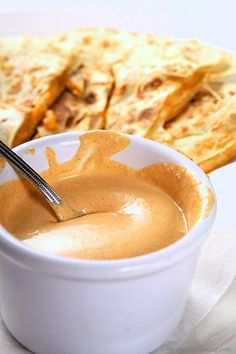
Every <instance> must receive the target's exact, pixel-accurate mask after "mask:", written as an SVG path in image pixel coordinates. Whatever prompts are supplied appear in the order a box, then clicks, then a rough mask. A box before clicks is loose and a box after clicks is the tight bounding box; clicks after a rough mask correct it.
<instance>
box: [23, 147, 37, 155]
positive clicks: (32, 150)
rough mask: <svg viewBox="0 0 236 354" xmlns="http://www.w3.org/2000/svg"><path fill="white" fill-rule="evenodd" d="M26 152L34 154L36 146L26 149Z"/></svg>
mask: <svg viewBox="0 0 236 354" xmlns="http://www.w3.org/2000/svg"><path fill="white" fill-rule="evenodd" d="M25 153H26V154H30V155H32V156H34V154H35V149H34V148H29V149H25Z"/></svg>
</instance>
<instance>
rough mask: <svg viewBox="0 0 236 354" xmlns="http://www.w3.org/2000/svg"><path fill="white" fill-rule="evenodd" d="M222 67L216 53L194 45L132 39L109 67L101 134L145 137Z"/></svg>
mask: <svg viewBox="0 0 236 354" xmlns="http://www.w3.org/2000/svg"><path fill="white" fill-rule="evenodd" d="M227 65H228V64H227V61H226V56H225V54H224V53H223V52H222V51H220V50H218V49H214V48H210V47H207V46H204V45H202V44H200V43H198V42H197V41H177V40H166V39H163V38H159V37H158V36H148V35H146V37H145V36H144V35H143V36H141V38H139V37H138V36H137V43H136V44H135V46H134V49H133V51H132V53H131V54H130V55H129V57H128V58H127V59H126V60H125V61H124V62H122V63H118V64H116V65H114V67H113V75H114V80H115V90H114V92H113V95H112V98H111V100H110V104H109V107H108V111H107V115H106V128H107V129H113V130H117V131H120V132H124V133H131V134H136V135H140V136H146V137H149V136H150V135H151V134H152V131H154V130H155V129H156V127H157V126H162V125H163V124H164V123H165V122H166V121H168V120H170V119H172V118H173V117H174V116H176V115H177V114H178V113H180V112H181V111H182V110H183V109H184V108H185V107H186V105H187V104H188V102H189V101H190V99H191V98H192V97H193V96H194V95H195V93H196V92H197V91H198V90H199V88H200V87H201V85H202V84H203V83H204V82H207V81H209V80H210V78H211V76H213V75H216V73H217V72H220V71H221V70H223V69H225V67H226V66H227Z"/></svg>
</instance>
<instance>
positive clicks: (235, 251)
mask: <svg viewBox="0 0 236 354" xmlns="http://www.w3.org/2000/svg"><path fill="white" fill-rule="evenodd" d="M235 276H236V230H232V229H230V230H225V231H222V232H212V233H211V235H210V236H209V238H208V239H207V241H206V242H205V244H204V246H203V249H202V253H201V256H200V260H199V264H198V267H197V271H196V274H195V277H194V280H193V283H192V287H191V291H190V296H189V300H188V303H187V306H186V309H185V312H184V316H183V319H182V321H181V323H180V325H179V326H178V328H177V329H176V331H175V333H174V334H173V335H172V337H171V338H170V339H169V340H168V341H167V342H166V343H165V344H164V345H162V346H161V347H160V348H159V349H157V350H155V351H154V352H153V354H172V353H175V352H177V349H178V348H179V347H180V346H181V344H182V343H183V342H184V341H185V340H186V338H187V337H188V335H189V334H190V333H191V331H192V330H193V328H195V327H196V326H198V325H199V323H200V322H201V321H202V320H203V319H204V318H205V317H206V316H207V314H208V313H209V311H211V309H212V308H213V307H214V306H215V304H216V303H217V302H218V301H219V300H220V299H221V297H222V296H223V295H224V293H225V292H226V290H227V289H228V288H229V287H230V285H231V283H232V281H233V279H234V278H235ZM233 308H236V306H235V304H232V311H233ZM235 320H236V318H235ZM195 349H197V348H195ZM180 352H181V353H183V351H180ZM189 353H190V352H189Z"/></svg>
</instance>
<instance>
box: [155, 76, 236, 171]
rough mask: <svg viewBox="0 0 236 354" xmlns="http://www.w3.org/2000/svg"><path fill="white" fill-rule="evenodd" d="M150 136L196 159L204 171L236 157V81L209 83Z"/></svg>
mask: <svg viewBox="0 0 236 354" xmlns="http://www.w3.org/2000/svg"><path fill="white" fill-rule="evenodd" d="M164 128H165V129H164V130H163V133H162V132H161V131H160V130H157V131H156V133H155V134H153V135H152V139H154V140H156V141H159V142H161V143H164V144H166V145H168V146H170V147H172V148H174V149H176V150H178V151H179V152H181V153H183V154H184V155H186V156H188V157H189V158H191V159H192V160H193V161H194V162H196V163H197V164H198V165H199V166H200V167H201V168H202V169H203V170H204V171H205V172H210V171H212V170H213V169H215V168H217V167H219V166H221V165H223V164H225V163H227V162H229V161H230V160H231V159H232V158H233V157H235V156H236V83H213V84H211V85H210V91H209V89H207V90H206V89H202V90H201V91H200V92H198V93H197V94H196V95H195V97H194V98H193V99H192V101H191V102H190V104H189V105H188V107H187V108H186V110H185V111H184V112H183V113H182V114H180V115H179V116H178V117H176V118H175V119H174V120H172V121H171V122H169V123H167V124H166V125H165V127H164Z"/></svg>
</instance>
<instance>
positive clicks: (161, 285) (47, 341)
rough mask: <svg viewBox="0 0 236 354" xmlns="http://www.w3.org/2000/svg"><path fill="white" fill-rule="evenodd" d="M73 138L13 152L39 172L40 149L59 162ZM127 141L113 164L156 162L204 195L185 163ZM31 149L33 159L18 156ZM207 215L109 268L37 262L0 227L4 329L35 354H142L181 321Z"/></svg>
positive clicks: (9, 172)
mask: <svg viewBox="0 0 236 354" xmlns="http://www.w3.org/2000/svg"><path fill="white" fill-rule="evenodd" d="M78 136H79V133H67V134H60V135H54V136H50V137H46V138H42V139H38V140H34V141H30V142H28V143H26V144H23V145H21V146H18V147H17V148H15V149H14V150H15V151H16V152H17V153H18V154H19V155H20V156H21V157H23V158H24V159H25V160H26V161H27V162H28V163H29V164H31V165H32V166H33V167H34V168H35V169H36V170H38V171H42V170H45V169H47V167H48V166H47V160H46V158H45V156H44V148H45V147H46V146H51V147H53V148H54V149H55V151H56V153H57V156H58V158H59V161H65V160H68V159H69V158H71V157H72V156H73V154H74V152H75V150H76V149H77V147H78V145H79V139H78ZM130 139H131V140H132V142H131V144H130V146H129V147H128V148H127V149H126V150H125V151H123V152H121V153H119V154H116V155H115V156H114V158H115V159H118V160H119V161H122V162H124V163H127V164H129V165H130V166H133V167H137V168H141V167H144V166H146V165H149V164H151V163H158V162H172V163H176V164H179V165H183V166H185V167H186V168H187V169H188V170H189V171H191V172H192V173H193V174H194V175H195V176H197V177H198V178H199V179H200V180H201V181H202V182H203V183H204V184H206V185H208V186H209V188H210V189H211V190H212V186H211V184H210V181H209V179H208V177H207V176H206V175H205V174H204V173H203V172H202V171H201V170H200V168H198V167H197V166H196V165H195V164H194V163H193V162H192V161H190V160H189V159H187V158H186V157H184V156H182V155H181V154H179V153H177V152H176V151H174V150H172V149H169V148H167V147H165V146H163V145H161V144H158V143H156V142H153V141H150V140H147V139H143V138H139V137H135V136H130ZM32 147H33V148H35V150H36V152H35V155H34V156H32V155H31V154H29V153H26V152H25V149H28V148H32ZM14 178H17V175H16V173H15V172H14V170H13V169H12V168H11V167H10V166H7V167H5V168H4V170H3V171H1V172H0V184H2V183H4V182H5V181H7V180H9V179H14ZM10 197H11V196H9V198H10ZM3 207H7V205H5V206H3V205H1V208H3ZM215 213H216V206H214V207H213V209H212V211H211V213H210V215H209V216H208V217H207V218H205V219H204V220H201V221H199V222H198V223H197V224H196V225H195V226H194V227H193V229H192V230H191V231H190V232H189V233H188V234H187V235H186V236H185V237H183V238H182V239H180V240H179V241H177V242H176V243H174V244H172V245H171V246H169V247H167V248H165V249H163V250H160V251H157V252H153V253H150V254H147V255H144V256H139V257H134V258H130V259H122V260H114V261H88V260H75V259H66V258H60V257H55V256H50V255H47V254H43V253H40V252H37V251H35V250H33V249H31V248H29V247H27V246H26V245H24V244H23V243H22V242H20V241H18V240H16V239H15V238H14V237H13V236H12V235H11V234H9V233H8V232H7V231H6V230H5V229H4V228H3V227H1V226H0V284H1V287H0V310H1V314H2V318H3V320H4V322H5V324H6V326H7V327H8V329H9V331H10V332H11V333H12V334H13V336H14V337H15V338H16V339H17V340H18V341H19V342H21V343H22V344H23V345H24V346H26V347H27V348H29V349H30V350H31V351H33V352H35V353H38V354H146V353H149V352H150V351H152V350H154V349H155V348H157V347H158V346H160V345H161V344H162V343H163V342H165V341H166V339H167V338H168V337H169V336H170V335H171V334H172V332H173V331H174V330H175V328H176V327H177V325H178V323H179V321H180V319H181V317H182V314H183V311H184V307H185V304H186V300H187V297H188V293H189V288H190V285H191V282H192V279H193V275H194V271H195V268H196V264H197V260H198V257H199V252H200V249H201V246H202V244H203V242H204V240H205V239H206V237H207V235H208V233H209V231H210V229H211V226H212V224H213V221H214V218H215ZM26 217H27V215H26Z"/></svg>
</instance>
